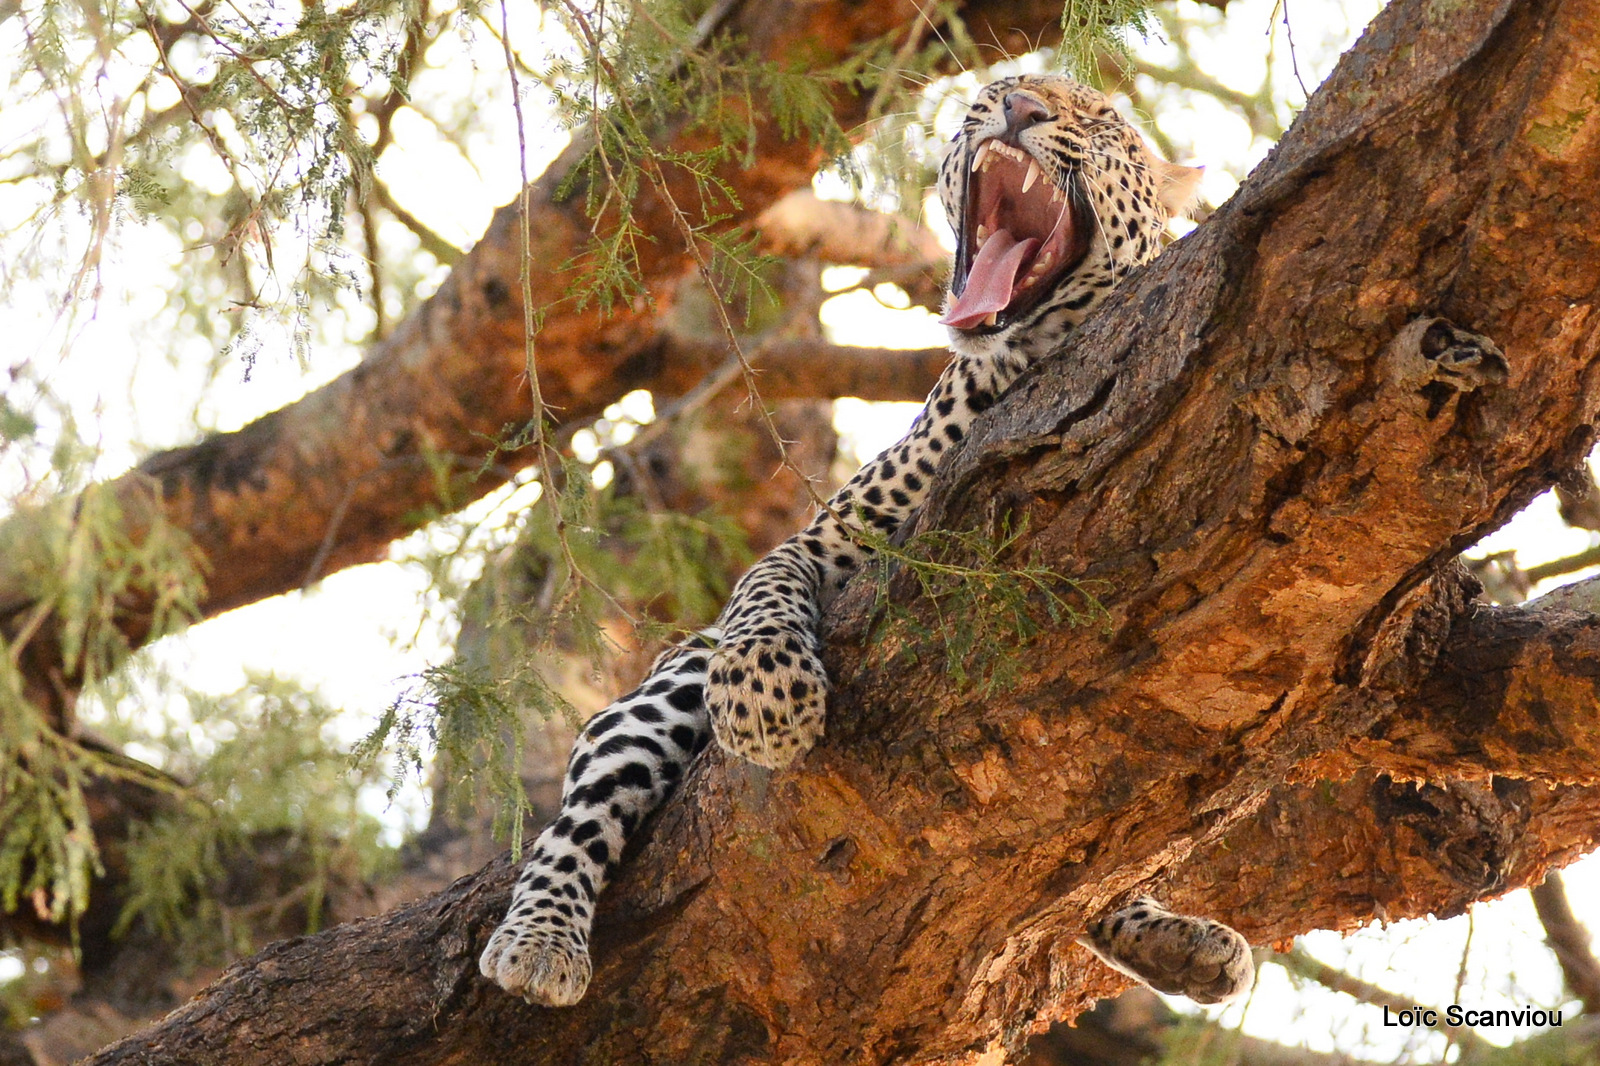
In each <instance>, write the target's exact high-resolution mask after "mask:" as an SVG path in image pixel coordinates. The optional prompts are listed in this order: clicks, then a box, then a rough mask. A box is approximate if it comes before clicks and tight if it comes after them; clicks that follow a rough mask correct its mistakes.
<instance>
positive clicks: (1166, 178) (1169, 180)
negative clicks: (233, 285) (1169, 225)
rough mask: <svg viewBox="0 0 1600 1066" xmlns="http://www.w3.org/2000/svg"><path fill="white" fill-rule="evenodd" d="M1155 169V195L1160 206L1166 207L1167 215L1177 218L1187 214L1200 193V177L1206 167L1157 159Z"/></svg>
mask: <svg viewBox="0 0 1600 1066" xmlns="http://www.w3.org/2000/svg"><path fill="white" fill-rule="evenodd" d="M1155 171H1156V196H1157V197H1159V198H1160V200H1161V206H1162V207H1165V208H1166V209H1167V217H1168V218H1177V217H1179V216H1180V215H1184V214H1187V213H1188V211H1189V209H1190V208H1191V207H1193V206H1194V203H1195V199H1196V197H1197V196H1198V195H1199V193H1200V177H1201V175H1203V174H1204V173H1205V171H1206V168H1205V167H1186V166H1183V165H1182V164H1180V163H1169V162H1167V161H1166V160H1165V159H1157V160H1156V164H1155Z"/></svg>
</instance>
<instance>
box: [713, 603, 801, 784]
mask: <svg viewBox="0 0 1600 1066" xmlns="http://www.w3.org/2000/svg"><path fill="white" fill-rule="evenodd" d="M811 645H812V642H811V641H808V640H806V639H805V638H804V637H803V636H801V635H797V634H792V633H791V634H777V635H774V636H760V637H745V638H742V639H741V638H735V639H734V640H732V641H730V642H728V643H724V644H722V645H721V646H720V647H718V648H717V650H716V652H715V653H714V654H713V655H712V656H711V666H710V670H709V672H708V673H707V675H706V709H707V711H709V712H710V715H711V729H712V732H714V733H715V734H716V737H717V743H718V744H721V745H722V747H723V749H724V750H726V751H729V752H731V753H733V754H734V755H737V756H739V757H740V758H743V759H748V760H750V761H751V762H753V763H755V764H756V765H757V766H765V767H768V768H770V769H774V770H779V769H782V768H783V767H785V766H788V765H789V764H790V763H792V762H794V760H795V759H797V758H799V757H800V756H801V755H803V754H805V753H806V752H808V751H810V750H811V747H812V745H814V744H816V742H817V738H818V737H820V736H822V730H823V723H824V721H825V715H826V711H827V703H828V674H827V671H826V670H824V669H823V666H822V661H821V660H820V659H819V658H818V657H817V653H816V651H815V650H814V648H813V647H812V646H811Z"/></svg>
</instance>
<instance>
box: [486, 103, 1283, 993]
mask: <svg viewBox="0 0 1600 1066" xmlns="http://www.w3.org/2000/svg"><path fill="white" fill-rule="evenodd" d="M1199 176H1200V171H1199V170H1198V169H1197V168H1194V167H1187V166H1182V165H1179V164H1175V163H1170V162H1168V161H1167V160H1166V159H1164V158H1163V157H1162V156H1161V155H1160V154H1159V153H1157V152H1156V151H1155V150H1154V149H1153V148H1151V147H1150V146H1149V145H1148V144H1147V142H1146V141H1145V139H1144V137H1143V136H1142V135H1141V134H1140V133H1139V132H1138V131H1137V130H1136V129H1135V128H1134V127H1133V126H1132V125H1131V124H1129V123H1128V121H1127V120H1125V119H1124V118H1123V117H1122V115H1121V113H1120V112H1119V111H1118V110H1117V108H1116V106H1115V104H1114V103H1113V101H1111V100H1110V99H1109V98H1108V97H1106V96H1105V95H1103V94H1101V93H1100V92H1098V91H1096V90H1094V89H1092V88H1090V87H1088V86H1086V85H1083V84H1081V83H1079V82H1077V81H1075V80H1073V79H1071V78H1069V77H1066V76H1064V75H1056V74H1024V75H1019V76H1016V77H1010V78H1004V79H1001V80H999V81H996V82H993V83H992V84H990V85H988V86H986V87H985V88H983V89H982V90H980V91H979V92H978V94H977V96H976V98H975V100H974V102H973V103H972V105H971V106H970V108H969V109H968V111H967V113H966V115H965V117H964V118H963V119H962V121H961V124H960V128H959V131H958V132H957V133H956V135H955V137H954V139H953V140H952V141H951V142H950V144H949V145H948V147H947V148H946V149H945V151H944V154H943V157H942V159H941V160H940V164H939V172H938V193H939V198H940V201H941V202H942V204H943V207H944V211H945V214H946V217H947V218H948V219H949V221H950V225H951V228H952V229H953V230H954V233H955V236H956V247H955V254H954V263H953V268H952V271H951V274H950V280H949V286H948V293H947V296H946V299H945V304H944V313H943V315H942V317H941V318H940V319H939V321H940V322H941V323H942V324H943V325H945V326H946V328H947V330H948V334H949V339H950V348H951V353H952V356H953V357H952V359H951V360H950V362H949V364H948V365H947V366H946V367H945V369H944V372H943V373H942V374H941V376H940V377H939V379H938V382H937V383H936V384H935V385H934V387H933V390H932V392H931V393H930V394H929V395H928V398H927V403H926V405H925V406H924V407H923V409H922V410H921V412H920V413H919V414H918V416H917V417H916V419H915V421H914V422H913V423H912V425H911V428H910V430H909V431H908V432H907V434H906V435H905V436H904V437H903V438H902V439H901V440H900V441H899V442H898V443H896V444H894V445H892V446H890V447H889V448H888V449H886V450H885V451H884V452H882V453H881V454H880V455H878V456H877V457H876V458H875V459H873V460H871V461H870V462H868V463H867V464H866V465H864V466H863V467H862V468H861V469H860V471H859V472H858V473H857V474H856V475H855V476H854V477H852V478H851V479H850V480H849V481H848V482H847V483H846V484H845V485H844V487H843V488H841V489H840V490H839V491H838V492H837V493H836V494H835V495H834V496H833V497H832V498H831V499H829V500H828V501H827V503H826V505H825V506H824V507H822V508H821V509H820V510H819V511H818V513H817V514H816V516H815V517H814V518H813V520H812V521H811V523H810V524H809V525H807V526H806V527H805V528H804V529H802V530H801V531H800V532H798V533H796V534H795V535H794V536H792V537H790V538H789V539H788V540H786V541H784V542H783V543H782V544H780V545H778V546H777V547H776V548H774V549H772V550H771V551H770V552H768V553H767V554H766V555H765V556H763V557H762V558H761V559H760V560H758V561H757V562H756V564H755V565H754V566H752V567H751V568H750V570H749V571H748V572H746V574H745V575H744V576H743V577H742V578H741V579H740V580H739V581H738V582H737V583H736V584H735V585H734V588H733V590H732V592H731V594H730V596H729V598H728V601H727V604H726V606H725V607H724V608H723V610H722V613H721V615H720V616H719V617H718V618H717V620H716V622H715V623H714V624H713V625H712V626H710V627H708V628H706V629H704V630H702V631H700V632H699V633H698V634H696V635H695V636H694V638H693V639H691V640H689V641H686V642H684V643H683V644H682V645H679V646H675V647H672V648H669V649H667V651H665V652H663V653H662V654H661V656H660V657H659V658H658V659H657V660H656V662H655V663H654V664H653V666H652V667H651V669H650V671H649V673H648V675H647V676H646V677H645V679H644V681H643V682H641V683H640V685H639V686H638V687H637V688H635V689H633V690H632V691H631V692H629V693H628V694H627V695H625V696H623V697H621V698H620V699H618V700H617V701H616V702H615V703H613V704H611V705H610V706H608V707H607V708H605V709H604V710H602V711H601V712H599V713H598V714H596V715H595V716H594V717H593V718H592V719H591V720H590V721H589V722H588V723H587V725H586V726H585V727H584V728H583V730H582V731H581V733H580V734H579V736H578V738H577V740H576V742H575V743H574V746H573V749H572V754H571V757H570V761H569V763H568V766H567V772H566V776H565V779H564V786H563V791H562V798H561V808H560V811H559V813H558V815H557V817H556V818H555V820H554V821H553V822H552V823H551V824H550V825H549V826H548V827H547V828H546V829H545V830H544V831H543V832H542V833H541V834H540V835H539V837H538V838H537V839H536V840H535V842H534V845H533V848H532V850H531V854H530V855H529V857H528V859H527V862H526V864H525V866H524V867H523V869H522V871H521V873H520V875H519V876H518V879H517V882H516V886H515V889H514V890H513V893H512V899H511V903H510V906H509V908H508V910H507V912H506V916H505V918H504V920H503V921H502V922H501V923H500V925H499V926H498V927H497V928H496V929H495V930H494V932H493V933H492V934H491V936H490V938H489V941H488V943H487V945H486V947H485V948H484V950H483V953H482V955H481V957H480V960H479V968H480V970H481V971H482V973H483V974H484V976H485V977H487V978H488V979H489V980H491V981H493V982H494V983H495V984H497V985H499V986H500V987H501V988H502V989H504V990H505V991H507V992H509V993H511V994H513V995H518V996H521V997H522V998H524V999H525V1000H527V1001H528V1002H529V1003H532V1004H538V1005H543V1006H552V1007H559V1006H568V1005H571V1004H575V1003H577V1002H578V1001H579V1000H580V999H581V998H582V997H583V994H584V992H585V990H586V989H587V987H588V984H589V981H590V978H591V976H592V964H591V960H590V957H589V950H588V943H589V934H590V931H591V929H592V926H593V921H594V913H595V907H596V904H597V901H598V898H599V895H600V893H601V891H602V890H603V889H604V888H605V886H606V884H607V883H608V881H609V880H610V879H611V877H612V875H613V874H614V873H615V871H616V869H617V866H618V864H619V862H620V861H621V858H622V855H623V849H624V848H625V847H626V846H627V844H628V842H629V841H630V840H631V839H632V838H633V837H634V836H635V835H636V834H637V833H638V832H639V829H640V826H641V825H642V824H643V822H644V821H645V819H646V818H647V817H648V816H649V815H650V813H651V812H652V811H654V810H655V809H656V808H657V807H659V806H660V805H661V804H662V803H663V802H664V801H665V799H666V798H667V796H668V795H670V794H671V793H672V792H673V791H674V789H675V788H676V787H677V785H678V783H679V782H680V781H682V780H683V778H684V775H685V773H686V771H687V769H688V767H689V765H690V762H691V760H693V759H694V758H695V756H696V755H697V754H699V752H700V751H701V750H702V749H704V748H705V747H707V746H708V744H709V743H710V742H711V740H712V739H713V738H714V739H715V741H716V742H717V744H718V745H720V746H721V747H722V748H723V749H724V750H725V751H727V752H728V753H730V754H731V755H734V756H737V757H739V758H741V759H744V760H747V761H749V762H751V763H754V764H756V765H757V766H761V767H765V768H767V769H768V770H770V771H783V770H785V769H787V768H789V767H791V766H793V764H794V763H795V761H796V760H797V759H799V758H800V757H801V756H802V755H803V754H804V753H805V752H807V751H809V750H810V749H811V748H812V747H813V746H814V745H815V744H816V743H817V741H818V740H819V739H820V738H821V737H822V735H823V731H824V727H825V721H826V717H825V711H826V704H827V698H828V693H829V691H830V685H829V679H828V674H827V671H826V669H825V668H824V666H823V663H822V658H821V651H822V648H821V641H820V638H819V636H818V627H819V624H820V622H821V619H822V616H823V613H824V612H825V611H826V610H827V609H828V606H829V605H830V604H831V603H832V602H833V601H834V600H835V599H836V598H837V597H838V595H839V594H840V593H841V592H842V591H843V590H844V588H845V586H846V585H847V584H848V583H849V582H850V580H851V578H852V577H853V576H854V575H856V574H858V573H861V572H862V571H863V569H864V568H865V565H866V563H867V562H868V561H869V560H870V559H871V557H872V556H873V554H874V548H873V547H872V544H873V543H882V540H881V539H880V538H889V537H893V536H895V534H896V533H897V532H899V531H900V530H901V529H902V527H904V526H905V525H906V523H907V521H908V519H910V518H911V517H912V516H913V515H914V514H915V512H916V511H917V509H918V508H919V507H920V506H921V504H922V502H923V501H924V500H925V499H926V498H927V496H928V492H929V490H930V488H931V486H932V485H933V483H934V479H935V478H936V476H937V475H938V473H939V468H940V465H941V463H942V462H943V461H944V460H945V459H946V458H947V457H948V456H949V455H951V454H952V453H953V452H954V451H955V450H956V449H958V448H959V447H960V446H961V444H962V442H963V441H964V440H965V439H966V437H967V435H968V433H969V430H970V428H971V426H972V423H973V420H974V419H975V418H977V417H978V416H979V415H981V414H982V413H983V412H984V411H985V410H987V409H988V408H990V407H991V406H993V405H994V404H995V403H996V402H997V401H998V400H999V398H1000V397H1001V396H1002V394H1004V393H1005V391H1006V390H1007V388H1008V387H1009V386H1010V385H1011V384H1012V383H1013V382H1015V381H1016V380H1017V378H1018V377H1020V376H1021V375H1022V374H1023V373H1024V372H1025V371H1026V370H1027V369H1028V368H1029V367H1031V366H1033V365H1034V364H1035V363H1037V362H1039V361H1040V360H1042V359H1044V358H1046V357H1048V356H1050V355H1052V354H1053V353H1054V352H1056V351H1057V350H1058V349H1059V348H1060V347H1061V346H1062V344H1063V342H1064V341H1065V340H1066V339H1067V337H1068V335H1069V334H1071V333H1072V332H1073V331H1074V330H1076V329H1077V328H1078V327H1079V326H1080V325H1081V324H1082V323H1083V321H1084V320H1085V318H1087V317H1088V315H1089V314H1090V313H1091V312H1093V311H1094V310H1095V308H1096V307H1097V306H1099V305H1100V304H1101V303H1102V302H1103V301H1104V300H1105V297H1106V295H1107V294H1108V293H1109V292H1110V291H1111V290H1112V288H1113V287H1114V286H1115V285H1117V284H1118V283H1120V282H1121V281H1122V280H1123V279H1125V278H1127V277H1128V276H1129V275H1130V274H1131V273H1132V272H1133V271H1135V270H1137V269H1139V268H1140V267H1141V266H1143V265H1144V264H1146V263H1147V262H1149V261H1150V260H1151V259H1152V258H1154V256H1155V255H1156V254H1157V253H1158V252H1159V251H1160V250H1161V248H1162V246H1163V234H1164V232H1165V230H1166V226H1167V223H1168V221H1169V220H1170V219H1172V218H1174V217H1177V216H1179V215H1181V214H1182V213H1183V212H1184V211H1185V210H1186V208H1187V207H1188V205H1189V203H1190V202H1191V201H1192V199H1193V198H1194V196H1195V193H1196V189H1197V184H1198V179H1199ZM867 530H871V531H873V533H874V534H875V535H874V536H871V537H866V536H863V535H862V534H863V532H864V531H867ZM1082 942H1083V943H1084V944H1085V945H1086V946H1087V947H1089V949H1090V950H1091V951H1092V952H1093V953H1094V954H1096V955H1098V956H1099V957H1100V958H1101V959H1103V960H1104V961H1106V962H1107V963H1108V964H1109V965H1111V966H1113V967H1114V968H1116V969H1118V970H1120V971H1122V972H1123V973H1126V974H1128V975H1130V976H1132V977H1134V978H1136V979H1138V980H1140V981H1143V982H1145V983H1146V984H1148V985H1150V986H1151V987H1154V988H1156V989H1158V990H1160V991H1164V992H1171V993H1175V994H1181V995H1186V996H1188V997H1190V998H1192V999H1195V1000H1197V1001H1199V1002H1203V1003H1215V1002H1222V1001H1225V1000H1228V999H1231V998H1234V997H1236V996H1238V995H1241V994H1242V993H1243V992H1244V991H1245V990H1247V989H1248V988H1249V987H1250V985H1251V983H1252V981H1253V978H1254V967H1253V961H1252V957H1251V953H1250V947H1249V944H1248V943H1247V942H1246V941H1245V939H1244V937H1243V936H1241V935H1240V934H1239V933H1238V932H1236V931H1234V930H1233V929H1231V928H1229V927H1228V926H1226V925H1222V924H1221V923H1218V922H1213V921H1210V920H1208V919H1204V918H1198V917H1192V916H1188V915H1183V914H1177V913H1175V912H1172V911H1169V910H1167V909H1166V908H1165V907H1163V906H1161V905H1160V904H1159V903H1157V902H1156V901H1155V900H1153V899H1151V898H1149V897H1139V898H1137V899H1134V900H1132V901H1130V902H1128V903H1125V904H1123V905H1122V906H1120V907H1117V908H1116V909H1115V910H1112V911H1110V912H1109V913H1107V914H1105V915H1103V916H1102V917H1100V918H1098V919H1097V920H1095V921H1093V922H1091V923H1090V924H1089V926H1088V928H1087V929H1086V931H1085V936H1084V938H1083V940H1082Z"/></svg>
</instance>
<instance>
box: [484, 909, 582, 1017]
mask: <svg viewBox="0 0 1600 1066" xmlns="http://www.w3.org/2000/svg"><path fill="white" fill-rule="evenodd" d="M478 970H479V971H480V972H481V973H482V974H483V976H485V977H487V978H488V979H489V980H491V981H493V982H494V983H495V984H497V985H499V986H500V987H501V988H503V989H505V990H506V991H507V992H510V993H511V994H512V995H513V996H521V997H522V998H523V999H525V1000H527V1001H528V1002H529V1003H534V1004H538V1005H540V1006H545V1007H570V1006H572V1005H573V1004H574V1003H576V1002H578V1001H579V1000H580V999H582V998H583V994H584V992H585V991H587V990H588V988H589V976H590V973H591V970H590V965H589V947H588V945H587V944H586V943H585V942H584V941H583V939H582V938H581V937H580V936H579V935H578V934H577V933H575V932H573V931H572V930H569V929H552V928H539V927H530V926H528V925H526V924H525V923H519V922H517V921H514V920H507V921H504V922H501V923H500V927H499V928H498V929H496V930H495V931H494V935H493V936H491V937H490V938H489V946H488V947H486V948H484V949H483V954H482V955H480V956H479V957H478Z"/></svg>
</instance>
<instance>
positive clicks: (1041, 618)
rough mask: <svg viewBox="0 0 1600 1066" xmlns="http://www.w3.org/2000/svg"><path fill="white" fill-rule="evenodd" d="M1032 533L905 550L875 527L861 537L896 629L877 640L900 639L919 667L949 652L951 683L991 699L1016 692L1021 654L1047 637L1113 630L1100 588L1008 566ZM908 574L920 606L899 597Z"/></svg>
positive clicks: (883, 608)
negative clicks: (933, 652) (923, 656)
mask: <svg viewBox="0 0 1600 1066" xmlns="http://www.w3.org/2000/svg"><path fill="white" fill-rule="evenodd" d="M861 524H862V525H863V526H866V523H861ZM1023 532H1024V530H1023V527H1020V526H1019V527H1018V528H1017V529H1016V530H1015V531H1013V530H1011V529H1010V527H1009V526H1006V527H1004V528H1002V529H1001V530H1000V531H999V534H998V535H997V536H994V537H990V536H988V535H985V534H984V533H981V532H978V531H975V530H967V531H959V530H942V529H941V530H929V531H927V532H924V533H919V534H917V535H916V536H915V537H913V538H911V539H910V540H909V541H907V542H906V543H905V544H904V545H896V544H894V543H892V542H891V541H890V540H889V539H888V538H886V537H884V536H883V535H882V534H881V533H879V532H877V531H876V530H873V529H871V527H870V526H866V528H865V529H863V530H861V531H860V532H858V533H857V534H856V537H857V539H858V540H860V541H861V542H862V543H864V544H866V545H868V546H869V547H871V548H872V549H873V550H874V552H875V554H874V556H873V560H872V567H873V571H872V572H873V576H874V579H875V588H876V590H877V598H876V601H875V603H874V608H875V609H876V610H877V611H879V612H881V614H882V617H883V618H884V619H886V621H887V622H888V626H887V627H884V626H880V627H878V628H876V629H875V630H874V632H873V637H874V639H877V640H885V639H891V638H892V639H893V640H894V641H895V643H896V646H897V650H898V651H899V652H900V653H901V654H904V655H909V656H911V657H912V660H913V661H916V659H917V657H918V656H919V654H920V652H919V650H918V649H919V648H925V647H929V646H933V647H938V648H941V649H942V650H943V657H944V669H945V672H946V673H948V674H949V675H950V677H951V679H952V680H954V681H955V683H956V684H957V685H959V686H961V687H963V688H973V689H975V690H976V691H977V692H978V693H979V694H980V695H982V696H984V697H988V696H991V695H993V694H994V693H996V692H999V691H1003V690H1005V689H1006V688H1009V687H1011V686H1012V685H1014V684H1015V683H1016V681H1017V679H1018V673H1019V670H1020V667H1021V664H1022V663H1023V662H1024V661H1025V659H1024V656H1022V655H1019V654H1018V649H1019V647H1021V646H1022V645H1025V644H1026V643H1027V642H1028V641H1030V640H1032V639H1033V638H1034V637H1035V636H1037V635H1038V634H1039V632H1040V631H1041V630H1044V629H1047V628H1059V627H1060V626H1062V625H1069V626H1080V625H1090V624H1095V623H1099V624H1100V625H1101V626H1102V627H1104V626H1106V625H1108V624H1109V621H1110V616H1109V615H1108V614H1107V612H1106V609H1105V607H1104V606H1103V605H1102V604H1101V603H1100V601H1099V599H1097V598H1096V596H1095V590H1094V589H1092V587H1091V586H1090V584H1088V583H1085V582H1081V581H1076V580H1073V579H1072V578H1068V577H1063V576H1062V575H1061V574H1058V573H1056V572H1055V571H1053V570H1051V569H1049V568H1048V567H1043V566H1038V565H1036V564H1033V563H1025V564H1023V565H1021V566H1016V565H1014V564H1013V563H1012V561H1011V560H1010V559H1009V558H1008V557H1009V556H1010V555H1011V554H1013V548H1014V546H1015V545H1016V543H1017V541H1018V540H1019V538H1021V536H1022V534H1023ZM901 575H906V578H905V579H906V580H910V581H911V582H913V583H914V587H915V590H916V595H915V596H914V597H910V596H897V595H894V594H893V590H892V585H891V582H892V581H893V580H894V579H895V578H897V577H899V576H901ZM930 615H931V618H929V616H930Z"/></svg>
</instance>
